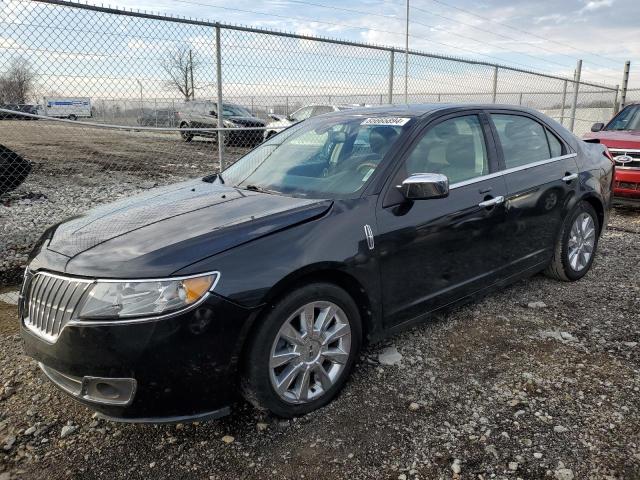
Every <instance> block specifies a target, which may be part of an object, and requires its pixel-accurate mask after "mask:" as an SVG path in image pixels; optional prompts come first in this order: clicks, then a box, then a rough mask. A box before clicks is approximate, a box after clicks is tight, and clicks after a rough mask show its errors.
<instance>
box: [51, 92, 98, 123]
mask: <svg viewBox="0 0 640 480" xmlns="http://www.w3.org/2000/svg"><path fill="white" fill-rule="evenodd" d="M43 106H44V114H45V115H46V116H47V117H55V118H68V119H69V120H77V119H78V118H91V99H90V98H86V97H55V98H54V97H44V102H43Z"/></svg>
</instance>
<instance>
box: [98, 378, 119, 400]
mask: <svg viewBox="0 0 640 480" xmlns="http://www.w3.org/2000/svg"><path fill="white" fill-rule="evenodd" d="M96 391H97V392H98V393H99V394H100V395H102V396H103V397H105V398H109V399H111V400H115V399H118V398H120V391H119V390H118V389H117V388H116V387H114V386H113V385H111V384H109V383H105V382H99V383H97V384H96Z"/></svg>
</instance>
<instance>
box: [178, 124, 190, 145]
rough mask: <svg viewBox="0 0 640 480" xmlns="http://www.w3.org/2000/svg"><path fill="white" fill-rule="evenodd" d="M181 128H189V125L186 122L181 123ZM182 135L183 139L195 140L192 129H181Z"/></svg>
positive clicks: (186, 140) (187, 140)
mask: <svg viewBox="0 0 640 480" xmlns="http://www.w3.org/2000/svg"><path fill="white" fill-rule="evenodd" d="M180 128H189V125H188V124H186V123H183V124H182V125H180ZM180 136H181V137H182V140H184V141H185V142H190V141H191V140H193V133H192V132H190V131H181V132H180Z"/></svg>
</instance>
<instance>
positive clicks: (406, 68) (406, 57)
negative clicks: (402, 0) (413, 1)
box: [404, 0, 409, 103]
mask: <svg viewBox="0 0 640 480" xmlns="http://www.w3.org/2000/svg"><path fill="white" fill-rule="evenodd" d="M408 89H409V0H407V28H406V31H405V38H404V103H409V94H408Z"/></svg>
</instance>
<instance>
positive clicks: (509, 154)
mask: <svg viewBox="0 0 640 480" xmlns="http://www.w3.org/2000/svg"><path fill="white" fill-rule="evenodd" d="M489 117H490V119H491V121H492V128H493V132H494V137H495V139H496V145H497V148H498V153H499V156H500V162H501V164H502V167H503V168H504V170H503V172H504V178H505V181H506V183H507V191H508V195H507V202H506V213H507V219H506V220H507V223H508V233H507V237H506V238H505V248H504V250H503V252H502V254H503V256H504V261H505V263H506V264H507V265H508V266H509V270H510V271H511V272H513V273H515V272H518V271H522V270H525V269H527V268H534V267H536V266H539V265H540V264H541V263H543V262H546V261H548V260H549V258H550V257H551V254H552V250H553V248H554V246H555V241H556V238H557V235H558V232H559V230H560V227H561V224H562V221H563V219H564V216H565V214H566V208H565V207H566V205H567V203H568V201H569V200H570V198H571V197H572V196H573V195H575V194H576V189H577V185H578V165H577V162H576V153H575V152H572V151H571V150H570V147H569V146H568V145H566V144H565V143H564V142H563V141H562V140H561V139H560V137H558V136H557V135H555V134H554V133H553V131H552V130H551V128H549V127H548V126H547V125H545V124H544V123H543V122H541V121H540V120H539V119H538V118H536V117H535V116H533V115H529V114H527V113H525V112H514V111H504V110H503V111H500V110H495V111H494V110H492V111H491V112H490V113H489Z"/></svg>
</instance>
